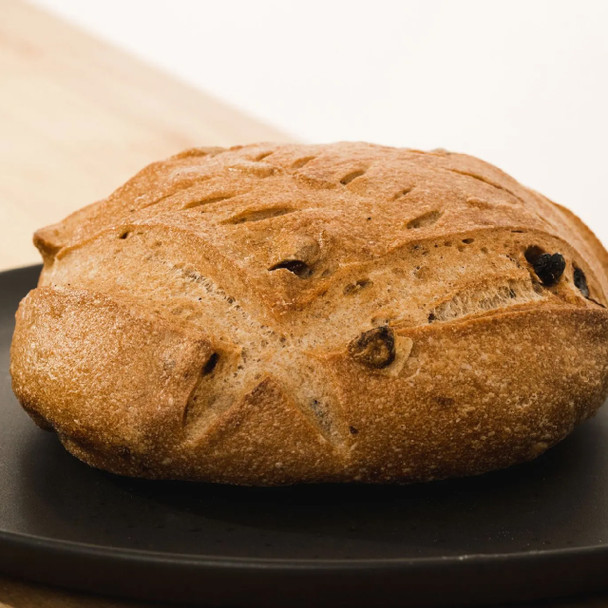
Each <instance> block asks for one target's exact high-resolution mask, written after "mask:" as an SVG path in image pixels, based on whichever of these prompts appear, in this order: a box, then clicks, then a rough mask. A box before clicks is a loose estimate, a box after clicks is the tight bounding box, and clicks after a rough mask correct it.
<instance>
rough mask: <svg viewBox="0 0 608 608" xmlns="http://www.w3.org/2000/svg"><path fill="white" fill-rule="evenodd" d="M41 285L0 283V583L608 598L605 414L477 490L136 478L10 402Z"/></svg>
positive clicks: (314, 595) (146, 592)
mask: <svg viewBox="0 0 608 608" xmlns="http://www.w3.org/2000/svg"><path fill="white" fill-rule="evenodd" d="M38 272H39V268H38V267H34V268H24V269H20V270H13V271H10V272H5V273H0V374H1V375H0V378H1V383H0V570H2V571H4V572H6V573H8V574H11V575H20V576H25V577H27V578H30V579H33V580H37V581H42V582H48V583H52V584H56V585H63V586H67V587H71V588H79V589H84V590H88V591H97V592H103V593H111V594H117V595H122V596H131V597H138V598H143V599H156V600H165V601H169V600H170V601H184V602H187V601H190V602H196V603H197V604H202V605H209V606H231V607H236V606H248V607H254V606H265V607H275V606H277V607H278V606H281V607H282V608H283V607H285V606H290V607H297V606H310V605H315V606H321V605H323V606H332V607H334V608H337V607H338V606H348V607H349V608H354V607H357V606H366V607H370V606H374V605H379V606H404V605H416V606H422V605H440V604H442V605H452V606H453V605H456V604H458V603H482V602H487V603H490V602H505V601H514V600H524V599H532V598H540V597H549V596H556V595H564V594H574V593H579V592H586V593H590V592H592V591H597V590H600V589H602V588H606V587H608V576H606V573H607V572H608V408H605V409H604V411H603V412H602V413H601V414H600V415H598V416H597V417H596V418H595V419H594V420H592V421H590V422H587V423H585V424H584V425H583V426H582V427H581V428H579V429H578V430H577V431H576V432H575V433H574V434H573V435H572V436H571V437H570V438H568V439H567V440H566V441H564V442H563V443H562V444H561V445H559V446H557V447H556V448H554V449H553V450H550V451H549V453H547V454H546V455H545V456H543V457H541V458H539V459H538V460H536V461H535V462H532V463H529V464H526V465H522V466H518V467H514V468H511V469H509V470H506V471H501V472H498V473H493V474H490V475H485V476H483V477H477V478H471V479H464V480H455V481H447V482H439V483H432V484H426V485H414V486H405V487H386V486H380V487H371V486H337V485H331V486H306V487H293V488H275V489H251V488H236V487H222V486H212V485H194V484H185V483H172V482H146V481H138V480H133V479H124V478H121V477H116V476H113V475H109V474H106V473H103V472H100V471H96V470H94V469H91V468H89V467H87V466H85V465H84V464H82V463H80V462H79V461H78V460H76V459H74V458H73V457H71V456H70V455H68V454H67V453H66V452H65V451H64V450H63V448H62V447H61V446H60V444H59V442H58V441H57V439H56V437H55V436H54V435H53V434H52V433H48V432H45V431H42V430H39V429H38V428H37V427H35V426H34V424H33V423H32V422H31V421H30V420H29V418H28V417H27V416H26V414H24V413H23V411H22V410H21V408H20V407H19V405H18V404H17V402H16V400H15V398H14V397H13V394H12V392H11V387H10V377H9V373H8V365H9V363H8V362H9V344H10V340H11V334H12V328H13V315H14V312H15V309H16V307H17V303H18V302H19V300H20V298H21V297H22V296H23V295H25V293H26V292H27V291H28V289H30V288H31V287H33V286H34V285H35V282H36V278H37V275H38Z"/></svg>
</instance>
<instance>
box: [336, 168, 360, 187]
mask: <svg viewBox="0 0 608 608" xmlns="http://www.w3.org/2000/svg"><path fill="white" fill-rule="evenodd" d="M364 173H365V170H363V169H359V170H357V171H353V172H352V173H348V174H347V175H345V176H344V177H343V178H342V179H341V180H340V183H341V184H342V185H343V186H347V185H348V184H350V183H351V182H352V181H354V180H356V179H357V178H358V177H361V176H362V175H363V174H364Z"/></svg>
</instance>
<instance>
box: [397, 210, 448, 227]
mask: <svg viewBox="0 0 608 608" xmlns="http://www.w3.org/2000/svg"><path fill="white" fill-rule="evenodd" d="M441 216H442V212H441V211H429V212H428V213H424V214H423V215H420V216H418V217H416V218H414V219H413V220H410V221H409V222H408V223H407V224H406V227H407V229H408V230H413V229H417V228H426V227H428V226H432V225H433V224H434V223H435V222H436V221H437V220H438V219H439V218H440V217H441Z"/></svg>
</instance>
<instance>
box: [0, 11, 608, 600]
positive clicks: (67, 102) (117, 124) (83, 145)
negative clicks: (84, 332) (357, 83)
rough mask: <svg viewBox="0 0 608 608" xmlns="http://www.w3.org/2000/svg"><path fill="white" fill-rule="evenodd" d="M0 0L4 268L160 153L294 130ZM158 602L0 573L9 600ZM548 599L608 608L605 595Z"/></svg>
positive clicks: (0, 255)
mask: <svg viewBox="0 0 608 608" xmlns="http://www.w3.org/2000/svg"><path fill="white" fill-rule="evenodd" d="M0 4H1V7H0V8H1V10H2V13H1V14H2V18H1V19H0V78H1V82H2V94H1V95H0V200H1V203H0V270H1V269H6V268H11V267H15V266H23V265H26V264H32V263H37V262H38V261H39V257H38V254H37V252H36V250H35V249H34V247H33V246H32V245H31V234H32V233H33V232H34V230H35V229H36V228H37V227H40V226H44V225H46V224H49V223H52V222H55V221H57V220H59V219H61V218H62V217H64V216H65V215H67V214H68V213H70V212H71V211H73V210H75V209H77V208H79V207H81V206H82V205H84V204H87V203H90V202H93V201H94V200H97V199H99V198H102V197H104V196H106V195H107V194H109V193H110V192H111V191H112V190H113V189H114V188H116V187H117V186H119V185H120V184H121V183H122V182H124V181H125V180H126V179H127V178H128V177H130V176H131V175H133V174H134V173H135V172H136V171H137V170H138V169H140V168H141V167H143V166H144V165H146V164H147V163H149V162H151V161H154V160H157V159H159V158H163V157H164V156H168V155H170V154H173V153H175V152H178V151H180V150H182V149H184V148H188V147H191V146H197V145H232V144H235V143H247V142H252V141H289V140H290V138H289V136H288V135H286V134H284V133H281V132H279V131H277V130H275V129H273V128H271V127H268V126H266V125H262V124H259V123H258V122H256V121H254V120H252V119H251V118H249V117H247V116H244V115H243V114H241V113H240V112H238V111H237V110H235V109H234V108H231V107H229V106H228V105H226V104H225V103H222V102H219V101H218V100H215V99H212V98H211V97H209V96H208V95H205V94H203V93H201V92H199V91H196V90H194V89H191V88H189V87H188V86H186V85H184V84H183V83H179V82H176V81H175V80H174V79H173V78H171V77H170V76H168V75H167V74H164V73H162V72H160V71H158V70H156V69H153V68H151V67H150V66H147V65H145V64H142V63H140V62H138V61H136V60H135V59H133V58H132V57H129V56H126V55H125V54H124V53H123V52H121V51H119V50H117V49H115V48H112V47H110V46H108V45H106V44H103V43H101V42H99V41H96V40H94V39H92V38H91V37H90V36H88V35H86V34H85V33H83V32H81V31H79V30H77V29H75V28H73V27H71V26H69V25H67V24H65V23H63V22H61V21H59V20H57V19H55V18H53V17H51V16H50V15H48V14H46V13H44V12H42V11H40V10H38V9H35V8H33V7H31V6H29V5H27V4H24V3H22V2H20V1H19V0H0ZM26 574H27V573H24V575H26ZM607 575H608V573H607ZM3 602H4V603H3ZM149 605H150V604H142V603H134V602H126V601H122V600H116V599H108V598H100V597H93V596H90V595H83V594H81V593H72V592H67V591H62V590H58V589H52V588H49V587H45V586H42V585H36V584H31V583H26V582H23V581H17V580H13V579H8V578H6V577H2V576H0V608H4V607H5V606H10V607H11V608H140V607H143V606H149ZM541 605H543V606H555V607H559V608H608V597H603V598H600V597H598V598H587V599H584V600H580V601H565V602H549V603H544V604H537V605H536V606H541ZM164 606H165V608H170V607H169V606H167V605H166V604H164ZM519 608H523V606H520V607H519Z"/></svg>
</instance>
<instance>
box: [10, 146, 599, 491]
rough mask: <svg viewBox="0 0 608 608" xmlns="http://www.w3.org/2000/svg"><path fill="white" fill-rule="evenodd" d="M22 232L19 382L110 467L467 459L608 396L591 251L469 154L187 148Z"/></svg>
mask: <svg viewBox="0 0 608 608" xmlns="http://www.w3.org/2000/svg"><path fill="white" fill-rule="evenodd" d="M35 243H36V245H37V247H38V248H39V249H40V251H41V253H42V255H43V258H44V269H43V271H42V274H41V277H40V282H39V286H38V288H37V289H35V290H33V291H32V292H30V293H29V294H28V296H27V297H26V298H24V300H23V301H22V303H21V305H20V307H19V311H18V313H17V325H16V330H15V335H14V339H13V345H12V352H11V373H12V376H13V386H14V390H15V393H16V395H17V397H18V398H19V400H20V401H21V403H22V404H23V406H24V408H25V409H26V410H27V411H28V412H29V413H30V415H31V416H32V417H33V418H34V420H35V421H36V422H37V423H38V424H40V425H41V426H43V427H46V428H50V429H54V430H55V431H56V432H57V434H58V436H59V438H60V440H61V441H62V443H63V444H64V445H65V447H66V448H67V449H68V450H69V451H70V452H72V453H73V454H74V455H76V456H77V457H78V458H80V459H82V460H84V461H85V462H87V463H89V464H91V465H93V466H95V467H99V468H102V469H106V470H109V471H112V472H116V473H120V474H126V475H133V476H141V477H148V478H172V479H191V480H202V481H212V482H224V483H235V484H252V485H272V484H282V483H297V482H323V481H364V482H391V481H396V482H407V481H417V480H430V479H436V478H443V477H449V476H460V475H469V474H477V473H482V472H485V471H489V470H492V469H496V468H501V467H505V466H509V465H511V464H514V463H517V462H522V461H525V460H529V459H531V458H534V457H535V456H537V455H539V454H541V453H542V452H544V451H545V450H546V449H547V448H548V447H550V446H552V445H554V444H555V443H556V442H558V441H560V440H561V439H563V438H564V437H565V436H566V435H567V434H568V433H569V432H570V431H571V430H572V429H573V427H574V426H575V425H576V424H577V423H578V422H580V421H581V420H583V419H585V418H588V417H589V416H591V415H592V414H593V413H595V411H596V410H597V408H598V407H599V406H600V405H601V403H602V402H603V400H604V399H605V397H606V394H607V392H608V311H607V310H606V308H605V306H606V304H607V294H608V276H607V273H606V269H607V268H608V254H607V253H606V251H605V250H604V248H603V247H602V245H601V244H600V242H599V241H598V240H597V239H596V237H595V236H594V235H593V233H592V232H591V231H590V230H589V229H588V228H587V227H586V226H585V225H584V224H583V223H582V222H581V221H580V220H579V219H578V218H577V217H576V216H574V215H573V214H572V213H571V212H569V211H568V210H566V209H565V208H563V207H560V206H559V205H556V204H554V203H552V202H551V201H549V200H548V199H547V198H545V197H544V196H542V195H540V194H538V193H536V192H534V191H532V190H530V189H528V188H525V187H523V186H522V185H520V184H519V183H518V182H517V181H515V180H514V179H513V178H511V177H509V176H508V175H506V174H505V173H503V172H502V171H500V170H499V169H497V168H496V167H493V166H492V165H489V164H487V163H485V162H482V161H480V160H478V159H476V158H473V157H470V156H466V155H462V154H454V153H449V152H446V151H441V150H440V151H433V152H420V151H417V150H410V149H397V148H390V147H383V146H377V145H372V144H366V143H338V144H331V145H275V144H257V145H250V146H236V147H234V148H230V149H221V148H200V149H194V150H188V151H186V152H183V153H181V154H178V155H176V156H173V157H171V158H169V159H167V160H165V161H161V162H158V163H154V164H152V165H150V166H148V167H146V168H145V169H143V170H142V171H141V172H140V173H138V174H137V175H136V176H135V177H133V178H132V179H131V180H130V181H128V182H127V183H126V184H125V185H124V186H122V187H121V188H119V189H118V190H116V191H115V192H114V193H113V194H112V195H110V196H109V197H108V198H107V199H105V200H103V201H100V202H98V203H95V204H93V205H90V206H88V207H85V208H83V209H81V210H80V211H77V212H76V213H74V214H73V215H71V216H69V217H68V218H66V219H65V220H64V221H63V222H60V223H59V224H56V225H53V226H50V227H47V228H44V229H42V230H39V231H38V232H37V233H36V235H35ZM539 260H540V261H539ZM545 263H546V264H548V266H546V265H545V266H543V264H545Z"/></svg>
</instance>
